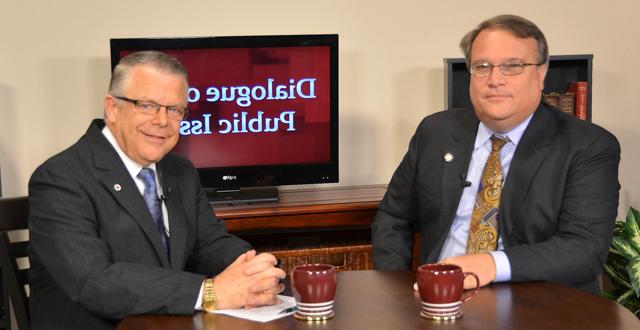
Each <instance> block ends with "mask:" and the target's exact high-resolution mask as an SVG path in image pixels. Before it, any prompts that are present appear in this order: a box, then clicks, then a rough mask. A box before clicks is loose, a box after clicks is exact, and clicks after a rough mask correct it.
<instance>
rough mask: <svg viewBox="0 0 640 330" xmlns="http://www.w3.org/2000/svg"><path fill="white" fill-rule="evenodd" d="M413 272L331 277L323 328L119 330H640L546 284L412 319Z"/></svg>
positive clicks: (486, 294)
mask: <svg viewBox="0 0 640 330" xmlns="http://www.w3.org/2000/svg"><path fill="white" fill-rule="evenodd" d="M414 279H415V275H414V273H412V272H379V271H352V272H343V273H339V274H338V291H337V292H336V299H335V306H334V307H335V314H336V316H335V318H334V319H332V320H329V321H326V322H323V323H307V322H304V321H298V320H296V319H294V318H293V317H292V316H288V317H286V318H282V319H279V320H275V321H272V322H268V323H257V322H252V321H247V320H241V319H236V318H233V317H230V316H225V315H216V314H203V313H196V314H195V315H193V316H173V315H138V316H129V317H127V318H126V319H125V320H124V321H122V322H121V323H120V325H119V326H118V329H122V330H127V329H136V330H138V329H181V330H182V329H391V330H401V329H607V330H608V329H640V321H639V320H638V319H637V318H636V317H635V316H634V315H633V314H632V313H631V312H629V311H628V310H626V309H625V308H623V307H622V306H620V305H618V304H616V303H615V302H612V301H610V300H607V299H605V298H602V297H600V296H596V295H593V294H590V293H587V292H583V291H580V290H577V289H573V288H569V287H565V286H562V285H558V284H553V283H504V284H497V285H492V286H488V287H485V288H482V289H481V290H480V291H479V292H478V294H477V295H476V296H475V297H474V298H473V299H472V300H471V301H469V302H468V303H466V304H464V306H463V313H464V315H463V317H462V318H460V319H458V320H455V321H447V322H442V321H441V322H437V321H431V320H426V319H423V318H421V317H420V316H419V311H420V297H419V296H418V294H417V293H414V292H413V290H412V289H411V286H412V284H413V282H414Z"/></svg>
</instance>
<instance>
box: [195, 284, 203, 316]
mask: <svg viewBox="0 0 640 330" xmlns="http://www.w3.org/2000/svg"><path fill="white" fill-rule="evenodd" d="M203 289H204V281H202V284H201V285H200V291H198V300H196V306H195V307H193V309H195V310H197V311H201V310H202V290H203Z"/></svg>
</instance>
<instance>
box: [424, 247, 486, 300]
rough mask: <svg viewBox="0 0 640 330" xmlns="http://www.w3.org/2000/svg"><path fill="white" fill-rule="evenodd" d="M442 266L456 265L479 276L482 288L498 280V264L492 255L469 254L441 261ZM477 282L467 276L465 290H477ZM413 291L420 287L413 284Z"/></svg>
mask: <svg viewBox="0 0 640 330" xmlns="http://www.w3.org/2000/svg"><path fill="white" fill-rule="evenodd" d="M438 263H441V264H454V265H458V266H460V268H462V271H463V272H472V273H475V274H476V275H478V279H480V286H481V287H483V286H485V285H487V284H489V283H491V281H493V280H495V279H496V263H495V261H493V256H492V255H491V253H487V252H484V253H478V254H467V255H461V256H455V257H449V258H446V259H443V260H441V261H440V262H438ZM475 287H476V280H475V278H473V276H467V278H465V279H464V288H465V289H475ZM413 289H414V290H416V291H417V290H418V285H417V284H416V283H414V284H413Z"/></svg>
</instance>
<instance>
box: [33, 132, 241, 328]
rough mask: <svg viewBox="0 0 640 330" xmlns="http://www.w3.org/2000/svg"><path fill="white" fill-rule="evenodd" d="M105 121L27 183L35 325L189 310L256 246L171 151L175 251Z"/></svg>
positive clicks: (93, 323)
mask: <svg viewBox="0 0 640 330" xmlns="http://www.w3.org/2000/svg"><path fill="white" fill-rule="evenodd" d="M103 127H104V121H102V120H95V121H94V122H93V123H92V124H91V125H90V127H89V129H88V130H87V133H86V134H85V135H84V136H83V137H82V138H80V140H79V141H78V142H77V143H76V144H74V145H73V146H71V147H70V148H69V149H67V150H65V151H63V152H62V153H60V154H58V155H56V156H54V157H52V158H50V159H49V160H47V161H46V162H45V163H44V164H43V165H41V166H40V167H39V168H38V169H36V171H35V172H34V173H33V175H32V177H31V180H30V182H29V205H30V210H29V214H30V218H29V230H30V239H31V242H30V245H29V257H30V262H31V297H30V309H31V318H32V322H33V327H34V328H36V329H39V328H42V329H102V328H112V327H113V326H115V325H116V324H117V321H118V320H119V319H121V318H123V317H125V316H126V315H129V314H143V313H167V314H192V313H193V310H194V306H195V303H196V299H197V297H198V293H199V290H200V286H201V284H202V281H203V279H204V278H205V275H206V276H212V275H215V274H218V273H219V272H221V271H222V270H224V269H225V268H226V267H227V265H229V264H230V263H231V262H233V260H235V258H237V256H238V255H240V254H241V253H243V252H245V251H246V250H248V249H250V246H249V245H248V244H247V243H246V242H244V241H242V240H240V239H238V238H236V237H234V236H232V235H230V234H228V233H227V231H226V229H225V227H224V224H223V223H222V222H220V221H219V220H218V219H216V218H215V216H214V215H213V212H212V210H211V208H210V207H209V204H208V201H207V198H206V195H205V193H204V191H203V189H202V188H201V186H200V181H199V178H198V174H197V172H196V171H195V169H194V167H193V165H192V164H191V163H190V162H189V161H188V160H186V159H184V158H181V157H179V156H176V155H174V154H168V155H167V156H165V157H164V159H162V160H161V161H160V162H159V164H158V170H159V173H160V174H161V175H162V178H163V179H164V180H163V181H164V192H165V195H166V197H167V209H168V214H169V227H170V230H171V238H170V241H171V244H170V257H168V256H167V254H166V253H165V252H164V248H163V246H162V242H161V239H160V235H158V234H157V233H158V232H157V229H156V227H155V225H154V222H153V220H152V218H151V215H150V213H149V211H148V209H147V206H146V204H145V202H144V199H143V197H142V195H141V194H140V192H139V190H138V188H137V187H136V185H135V183H134V181H133V179H132V178H131V176H130V174H129V173H128V172H127V169H126V168H125V166H124V163H123V162H122V161H121V159H120V158H119V156H118V154H117V153H116V151H115V149H114V148H113V147H112V146H111V144H109V142H108V141H107V140H106V139H105V137H104V136H103V135H102V133H101V130H102V128H103ZM117 185H119V187H120V188H121V189H118V188H116V186H117Z"/></svg>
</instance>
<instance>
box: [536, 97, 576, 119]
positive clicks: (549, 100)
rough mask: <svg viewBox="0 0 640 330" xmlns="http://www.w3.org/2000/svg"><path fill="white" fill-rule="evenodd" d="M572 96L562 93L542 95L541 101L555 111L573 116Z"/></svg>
mask: <svg viewBox="0 0 640 330" xmlns="http://www.w3.org/2000/svg"><path fill="white" fill-rule="evenodd" d="M574 96H575V95H574V94H573V93H564V94H559V93H556V92H553V93H548V94H542V100H543V101H544V102H545V103H546V104H548V105H549V106H551V107H552V108H554V109H556V110H560V111H562V112H566V113H567V114H569V115H571V116H573V115H574V107H573V106H574Z"/></svg>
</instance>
